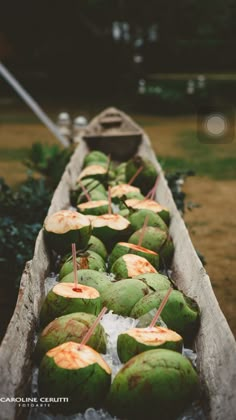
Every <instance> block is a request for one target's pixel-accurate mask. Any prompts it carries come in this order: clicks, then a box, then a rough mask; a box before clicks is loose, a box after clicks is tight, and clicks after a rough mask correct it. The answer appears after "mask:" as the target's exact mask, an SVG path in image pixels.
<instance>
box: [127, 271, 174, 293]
mask: <svg viewBox="0 0 236 420" xmlns="http://www.w3.org/2000/svg"><path fill="white" fill-rule="evenodd" d="M134 278H135V279H138V280H141V281H143V282H144V283H145V284H146V285H147V286H148V287H149V289H151V291H153V292H156V291H158V290H167V289H169V288H170V285H171V283H170V280H169V279H168V277H166V276H164V275H163V274H160V273H147V274H139V275H138V276H135V277H134Z"/></svg>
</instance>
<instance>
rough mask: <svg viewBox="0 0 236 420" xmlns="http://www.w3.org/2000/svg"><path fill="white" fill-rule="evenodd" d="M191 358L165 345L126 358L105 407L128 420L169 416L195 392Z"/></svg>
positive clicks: (178, 412) (173, 415)
mask: <svg viewBox="0 0 236 420" xmlns="http://www.w3.org/2000/svg"><path fill="white" fill-rule="evenodd" d="M198 389H199V381H198V376H197V373H196V372H195V370H194V368H193V367H192V365H191V362H190V361H189V360H188V359H187V358H185V357H184V356H182V355H181V354H179V353H178V352H175V351H172V350H166V349H160V350H150V351H145V352H143V353H141V354H139V355H137V356H135V357H133V358H132V359H130V360H129V361H128V362H127V363H126V364H125V365H124V366H123V368H122V369H121V370H120V371H119V372H118V374H117V375H116V377H115V379H114V381H113V383H112V386H111V392H110V394H109V397H108V405H109V411H110V412H111V413H112V414H113V415H116V416H118V417H120V418H126V419H129V420H131V419H132V420H133V419H135V420H136V419H138V420H143V419H145V418H147V416H148V419H150V420H156V419H157V418H158V419H161V420H167V419H168V420H170V419H174V418H177V417H178V415H179V414H180V413H181V411H182V410H183V409H184V408H185V406H186V405H188V404H189V403H190V402H191V401H192V400H193V399H194V398H195V397H196V394H197V393H198Z"/></svg>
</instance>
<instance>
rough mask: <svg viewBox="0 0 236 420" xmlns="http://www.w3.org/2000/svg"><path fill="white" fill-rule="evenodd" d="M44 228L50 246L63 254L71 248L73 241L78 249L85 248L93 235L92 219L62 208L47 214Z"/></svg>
mask: <svg viewBox="0 0 236 420" xmlns="http://www.w3.org/2000/svg"><path fill="white" fill-rule="evenodd" d="M43 229H44V238H45V241H46V243H47V245H48V246H49V248H50V249H53V250H55V251H56V252H58V253H60V254H62V255H63V254H66V253H67V252H69V251H70V250H71V244H72V243H75V244H76V246H77V249H83V248H85V247H86V246H87V245H88V242H89V239H90V236H91V224H90V220H89V219H88V218H87V217H86V216H84V215H83V214H80V213H77V212H75V211H70V210H60V211H58V212H56V213H54V214H51V215H50V216H47V217H46V219H45V221H44V225H43Z"/></svg>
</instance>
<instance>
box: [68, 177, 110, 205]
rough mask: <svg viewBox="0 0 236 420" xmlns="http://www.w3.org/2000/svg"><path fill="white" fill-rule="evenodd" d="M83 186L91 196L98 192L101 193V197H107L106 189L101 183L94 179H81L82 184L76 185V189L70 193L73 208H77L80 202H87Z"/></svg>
mask: <svg viewBox="0 0 236 420" xmlns="http://www.w3.org/2000/svg"><path fill="white" fill-rule="evenodd" d="M81 184H82V185H83V186H84V188H85V189H86V190H87V191H88V193H89V195H91V194H92V195H93V193H94V192H95V191H96V192H100V193H101V195H103V196H104V197H105V196H106V190H105V187H104V186H103V185H102V184H101V183H100V182H99V181H97V180H95V179H93V178H84V179H81V181H80V183H79V184H76V186H75V188H74V189H73V190H71V192H70V198H71V204H72V205H73V206H76V204H77V202H78V201H79V200H80V202H84V201H85V202H86V201H87V197H86V195H85V194H84V191H83V189H82V187H81ZM79 197H80V198H79Z"/></svg>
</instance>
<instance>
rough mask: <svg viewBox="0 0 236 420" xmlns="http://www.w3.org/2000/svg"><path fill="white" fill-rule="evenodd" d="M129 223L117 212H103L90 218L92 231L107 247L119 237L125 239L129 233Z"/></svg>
mask: <svg viewBox="0 0 236 420" xmlns="http://www.w3.org/2000/svg"><path fill="white" fill-rule="evenodd" d="M129 227H130V223H129V221H128V220H126V219H125V218H124V217H122V216H120V215H119V214H103V215H102V216H97V217H95V218H93V220H92V228H93V230H92V232H93V235H94V236H97V237H98V238H99V239H100V240H101V241H102V242H104V243H105V245H106V246H107V247H109V249H110V248H111V246H112V244H113V243H114V242H117V241H118V240H121V239H127V238H128V236H129V234H130V229H129Z"/></svg>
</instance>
